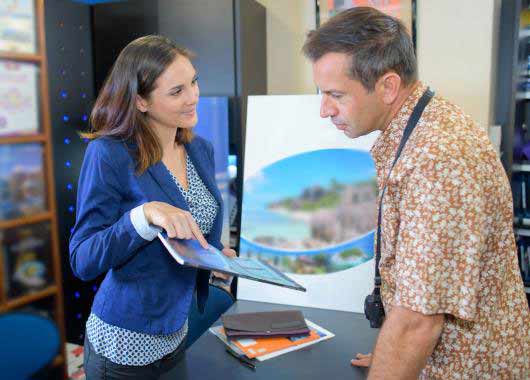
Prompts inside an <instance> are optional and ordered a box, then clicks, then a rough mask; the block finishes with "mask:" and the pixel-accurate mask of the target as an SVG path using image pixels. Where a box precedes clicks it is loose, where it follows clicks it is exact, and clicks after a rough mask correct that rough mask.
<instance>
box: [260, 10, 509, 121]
mask: <svg viewBox="0 0 530 380" xmlns="http://www.w3.org/2000/svg"><path fill="white" fill-rule="evenodd" d="M258 2H260V3H261V4H262V5H264V6H265V7H266V8H267V68H268V75H267V84H268V90H269V91H268V92H269V94H312V93H315V86H314V84H313V81H312V78H311V65H310V64H309V62H308V61H307V60H306V59H305V58H304V57H303V56H302V54H301V53H300V49H301V47H302V45H303V42H304V39H305V35H306V33H307V31H309V30H311V29H314V27H315V2H314V0H289V1H278V0H258ZM499 8H500V0H466V1H459V0H444V1H440V0H417V23H416V28H417V36H418V38H417V55H418V64H419V75H420V79H421V80H423V81H425V82H426V83H428V84H429V85H430V86H431V87H432V88H433V89H435V90H436V91H437V93H439V94H441V95H443V96H444V97H446V98H448V99H449V100H451V101H452V102H454V103H456V104H458V105H460V106H461V107H462V108H463V109H464V110H465V111H466V112H467V113H469V114H470V115H471V116H472V117H473V118H474V119H475V120H476V121H477V122H479V123H480V124H481V125H483V126H484V127H486V126H488V125H490V124H491V122H490V120H492V117H491V114H492V110H493V106H494V105H493V100H494V96H495V94H494V88H495V86H494V85H495V75H494V74H495V68H496V55H497V49H496V38H495V37H496V36H497V34H498V33H497V32H496V31H498V17H499Z"/></svg>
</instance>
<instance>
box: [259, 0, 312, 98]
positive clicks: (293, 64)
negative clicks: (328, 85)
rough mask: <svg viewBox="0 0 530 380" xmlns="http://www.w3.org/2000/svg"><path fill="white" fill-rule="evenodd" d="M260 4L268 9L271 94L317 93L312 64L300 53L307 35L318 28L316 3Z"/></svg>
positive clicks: (264, 0)
mask: <svg viewBox="0 0 530 380" xmlns="http://www.w3.org/2000/svg"><path fill="white" fill-rule="evenodd" d="M257 1H258V2H259V3H260V4H262V5H263V6H264V7H265V8H267V71H268V72H267V88H268V93H269V94H271V95H291V94H314V93H316V87H315V85H314V84H313V79H312V74H311V65H310V64H309V62H308V61H307V60H306V59H305V57H304V56H303V55H302V53H301V52H300V49H301V48H302V45H303V43H304V40H305V36H306V34H307V32H308V31H309V30H311V29H314V28H315V1H314V0H288V1H279V0H257Z"/></svg>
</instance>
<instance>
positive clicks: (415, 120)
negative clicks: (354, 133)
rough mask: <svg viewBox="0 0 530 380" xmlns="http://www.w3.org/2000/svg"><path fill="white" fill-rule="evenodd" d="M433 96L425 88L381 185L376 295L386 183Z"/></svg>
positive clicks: (378, 279) (376, 253)
mask: <svg viewBox="0 0 530 380" xmlns="http://www.w3.org/2000/svg"><path fill="white" fill-rule="evenodd" d="M433 96H434V92H432V91H431V90H430V89H429V88H427V90H426V91H425V92H424V93H423V95H422V96H421V98H420V100H419V101H418V103H417V104H416V106H415V107H414V109H413V110H412V114H411V115H410V118H409V120H408V122H407V126H406V127H405V130H404V131H403V137H402V138H401V141H400V143H399V147H398V150H397V153H396V157H395V158H394V162H393V163H392V166H391V167H390V170H389V171H388V175H387V177H386V181H385V183H384V185H383V191H382V192H381V197H380V198H379V213H378V215H377V244H376V249H375V278H374V282H375V288H374V292H375V293H376V294H379V288H380V287H381V274H380V273H379V261H380V260H381V214H382V212H383V211H382V209H383V197H384V196H385V190H386V185H387V183H388V179H389V178H390V174H391V173H392V169H394V165H396V162H397V160H398V159H399V156H400V155H401V151H402V150H403V148H404V146H405V144H406V143H407V140H408V139H409V137H410V135H411V134H412V131H413V130H414V128H415V127H416V125H417V124H418V121H419V120H420V117H421V114H422V113H423V110H424V109H425V107H427V104H429V102H430V101H431V99H432V98H433Z"/></svg>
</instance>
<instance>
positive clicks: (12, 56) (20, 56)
mask: <svg viewBox="0 0 530 380" xmlns="http://www.w3.org/2000/svg"><path fill="white" fill-rule="evenodd" d="M0 59H9V60H14V61H24V62H36V63H40V62H41V61H42V57H41V56H40V55H38V54H27V53H15V52H7V51H2V52H0Z"/></svg>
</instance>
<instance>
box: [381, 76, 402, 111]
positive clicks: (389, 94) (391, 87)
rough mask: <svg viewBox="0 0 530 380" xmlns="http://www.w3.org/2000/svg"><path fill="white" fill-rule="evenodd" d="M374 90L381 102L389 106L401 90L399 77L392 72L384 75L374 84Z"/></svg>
mask: <svg viewBox="0 0 530 380" xmlns="http://www.w3.org/2000/svg"><path fill="white" fill-rule="evenodd" d="M375 87H376V88H375V90H376V91H377V94H378V95H379V98H380V99H381V101H382V102H383V103H384V104H386V105H390V104H392V103H394V101H395V100H396V98H397V97H398V94H399V89H400V88H401V77H400V76H399V75H398V74H396V73H395V72H393V71H389V72H388V73H386V74H384V75H383V76H382V77H381V78H379V80H378V81H377V83H376V84H375Z"/></svg>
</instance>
